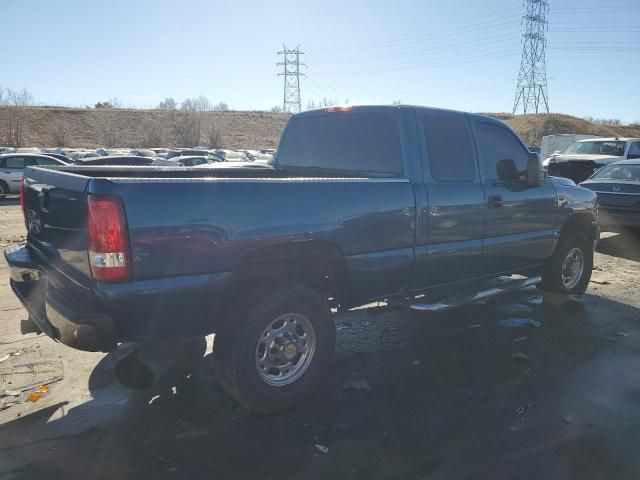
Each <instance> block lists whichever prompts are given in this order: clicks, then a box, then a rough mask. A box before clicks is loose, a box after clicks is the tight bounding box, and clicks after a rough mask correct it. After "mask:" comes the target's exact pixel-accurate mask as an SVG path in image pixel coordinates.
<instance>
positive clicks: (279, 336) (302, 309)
mask: <svg viewBox="0 0 640 480" xmlns="http://www.w3.org/2000/svg"><path fill="white" fill-rule="evenodd" d="M259 298H260V299H259V300H258V301H257V302H255V303H253V305H252V306H249V307H247V308H244V307H243V306H242V305H241V304H240V303H238V304H237V305H235V307H234V308H232V309H231V312H230V315H229V316H228V318H226V319H225V322H224V325H223V327H222V329H221V331H220V332H219V333H218V334H217V335H216V339H215V347H214V359H215V363H216V372H217V375H218V380H219V381H220V383H221V385H222V387H223V388H224V389H225V391H226V392H227V393H228V394H229V395H231V396H232V397H234V398H235V399H236V400H238V401H239V402H240V403H241V404H243V405H245V406H247V407H248V408H250V409H251V410H253V411H256V412H260V413H272V412H276V411H279V410H284V409H287V408H289V407H292V406H293V405H295V404H296V403H298V402H300V401H301V400H302V399H303V398H305V397H306V396H308V395H309V394H310V393H311V392H312V391H313V390H314V389H315V388H316V387H317V386H318V385H319V384H320V382H321V381H322V380H323V378H324V376H325V372H326V371H327V369H328V367H329V365H330V363H331V358H332V355H333V349H334V344H335V335H336V334H335V324H334V322H333V319H332V317H331V311H330V309H329V306H328V304H327V301H326V300H325V299H324V298H323V297H322V296H321V295H319V294H318V293H317V292H315V291H313V290H311V289H309V288H306V287H288V288H283V289H281V290H278V291H276V292H275V293H273V294H271V295H267V296H262V297H259Z"/></svg>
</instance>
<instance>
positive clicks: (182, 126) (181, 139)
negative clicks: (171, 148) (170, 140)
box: [171, 98, 202, 147]
mask: <svg viewBox="0 0 640 480" xmlns="http://www.w3.org/2000/svg"><path fill="white" fill-rule="evenodd" d="M201 116H202V113H201V112H199V111H198V109H197V107H196V105H195V103H194V102H193V100H192V99H189V98H187V99H186V100H185V101H184V102H182V106H181V107H180V110H174V111H172V112H171V123H172V126H173V132H174V134H175V139H176V144H177V145H179V146H181V147H193V146H195V145H198V144H199V143H200V135H201V128H202V121H201Z"/></svg>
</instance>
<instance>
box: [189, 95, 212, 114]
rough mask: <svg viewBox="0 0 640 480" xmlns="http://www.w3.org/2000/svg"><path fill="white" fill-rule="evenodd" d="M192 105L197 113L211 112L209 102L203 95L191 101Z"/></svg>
mask: <svg viewBox="0 0 640 480" xmlns="http://www.w3.org/2000/svg"><path fill="white" fill-rule="evenodd" d="M193 103H194V105H195V107H196V110H197V111H199V112H208V111H210V110H211V108H212V107H211V102H209V99H208V98H207V97H205V96H204V95H200V96H199V97H197V98H194V99H193Z"/></svg>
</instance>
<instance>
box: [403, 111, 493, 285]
mask: <svg viewBox="0 0 640 480" xmlns="http://www.w3.org/2000/svg"><path fill="white" fill-rule="evenodd" d="M416 115H417V118H416V120H417V128H418V131H419V135H420V138H421V141H420V143H421V151H422V167H423V168H422V170H423V180H424V184H423V185H422V188H423V189H424V190H425V192H426V193H425V195H419V194H417V195H416V199H417V202H419V203H420V204H419V205H417V208H418V212H419V217H420V218H419V222H418V231H417V235H416V264H415V269H414V278H413V285H412V287H413V289H414V290H420V289H421V288H424V287H431V286H436V285H444V284H450V283H455V282H460V281H465V280H470V279H473V278H476V277H478V276H480V275H481V274H482V270H483V268H482V261H483V260H482V237H483V234H484V221H485V218H484V217H485V200H484V192H483V189H482V184H481V183H480V176H479V169H478V163H477V160H476V156H475V152H474V147H473V136H472V133H471V126H470V124H469V119H468V117H467V115H466V114H464V113H458V112H449V111H440V110H430V109H422V110H417V111H416ZM416 188H420V187H418V186H416ZM418 193H419V192H418ZM421 198H425V200H421Z"/></svg>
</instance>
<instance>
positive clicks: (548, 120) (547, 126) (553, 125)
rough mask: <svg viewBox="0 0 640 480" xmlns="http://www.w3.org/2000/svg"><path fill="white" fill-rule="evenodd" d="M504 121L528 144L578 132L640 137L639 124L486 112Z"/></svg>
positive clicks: (559, 115)
mask: <svg viewBox="0 0 640 480" xmlns="http://www.w3.org/2000/svg"><path fill="white" fill-rule="evenodd" d="M487 115H490V116H492V117H495V118H498V119H500V120H502V121H503V122H506V123H508V124H509V126H511V128H513V129H514V130H515V131H516V132H518V135H520V136H521V137H522V139H523V140H525V141H526V142H527V143H528V144H529V145H540V141H541V140H542V137H543V136H545V135H552V134H560V133H578V134H588V135H598V136H600V137H616V136H617V137H640V126H638V125H634V126H618V127H610V126H607V125H600V124H597V123H593V122H589V121H587V120H583V119H582V118H578V117H572V116H571V115H563V114H559V113H550V114H541V113H539V114H531V115H512V114H510V113H487Z"/></svg>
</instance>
